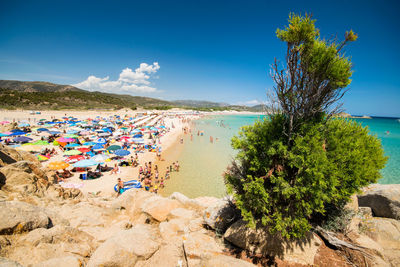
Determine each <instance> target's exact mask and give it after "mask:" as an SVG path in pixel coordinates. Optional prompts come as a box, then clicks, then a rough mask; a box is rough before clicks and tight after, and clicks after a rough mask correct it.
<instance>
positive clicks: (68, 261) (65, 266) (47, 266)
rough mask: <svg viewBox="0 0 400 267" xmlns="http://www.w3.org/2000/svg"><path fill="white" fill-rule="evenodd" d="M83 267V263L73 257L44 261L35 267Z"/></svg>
mask: <svg viewBox="0 0 400 267" xmlns="http://www.w3.org/2000/svg"><path fill="white" fill-rule="evenodd" d="M54 266H57V267H82V266H84V265H83V262H82V261H81V260H80V259H77V258H75V257H73V256H68V257H62V258H53V259H49V260H47V261H43V262H40V263H37V264H34V265H33V267H54Z"/></svg>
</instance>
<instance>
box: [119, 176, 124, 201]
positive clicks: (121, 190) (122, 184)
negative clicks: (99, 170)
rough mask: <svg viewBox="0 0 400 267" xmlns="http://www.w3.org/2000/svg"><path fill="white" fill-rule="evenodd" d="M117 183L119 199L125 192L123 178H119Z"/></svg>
mask: <svg viewBox="0 0 400 267" xmlns="http://www.w3.org/2000/svg"><path fill="white" fill-rule="evenodd" d="M117 181H118V184H117V197H119V196H120V195H121V194H122V193H123V192H124V183H123V182H122V180H121V178H118V180H117Z"/></svg>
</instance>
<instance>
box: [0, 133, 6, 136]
mask: <svg viewBox="0 0 400 267" xmlns="http://www.w3.org/2000/svg"><path fill="white" fill-rule="evenodd" d="M3 136H8V134H5V133H0V137H3Z"/></svg>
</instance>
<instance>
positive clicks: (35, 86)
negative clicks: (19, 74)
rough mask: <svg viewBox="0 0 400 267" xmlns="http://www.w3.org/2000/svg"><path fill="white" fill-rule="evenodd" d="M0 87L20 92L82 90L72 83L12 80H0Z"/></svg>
mask: <svg viewBox="0 0 400 267" xmlns="http://www.w3.org/2000/svg"><path fill="white" fill-rule="evenodd" d="M0 88H3V89H9V90H14V91H21V92H64V91H84V90H81V89H79V88H76V87H74V86H72V85H61V84H54V83H49V82H23V81H13V80H0Z"/></svg>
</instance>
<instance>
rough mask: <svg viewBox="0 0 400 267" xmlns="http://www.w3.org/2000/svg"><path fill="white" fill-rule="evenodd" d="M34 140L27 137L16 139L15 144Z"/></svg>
mask: <svg viewBox="0 0 400 267" xmlns="http://www.w3.org/2000/svg"><path fill="white" fill-rule="evenodd" d="M32 140H33V139H32V138H29V137H26V136H19V137H15V138H14V142H17V143H27V142H29V141H32Z"/></svg>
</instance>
